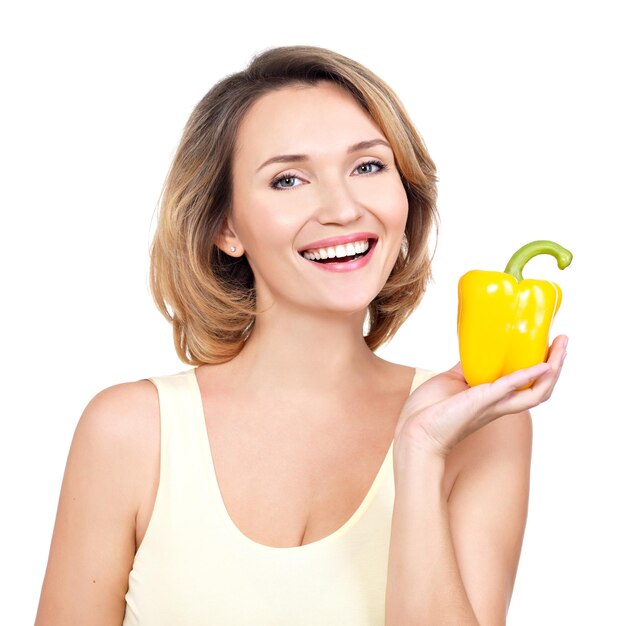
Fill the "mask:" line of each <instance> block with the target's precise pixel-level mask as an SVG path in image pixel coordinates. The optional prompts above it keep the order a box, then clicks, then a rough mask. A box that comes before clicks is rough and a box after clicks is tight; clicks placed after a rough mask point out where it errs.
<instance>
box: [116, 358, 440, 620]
mask: <svg viewBox="0 0 626 626" xmlns="http://www.w3.org/2000/svg"><path fill="white" fill-rule="evenodd" d="M433 375H434V372H430V371H427V370H421V369H418V368H416V370H415V377H414V379H413V383H412V385H411V392H413V390H414V389H415V388H416V387H417V386H419V385H420V384H421V383H422V382H424V381H425V380H427V379H428V378H430V377H431V376H433ZM149 380H151V381H152V382H153V383H154V384H155V386H156V388H157V390H158V394H159V404H160V414H161V417H160V419H161V464H160V479H159V487H158V491H157V495H156V500H155V504H154V510H153V512H152V516H151V518H150V522H149V524H148V528H147V530H146V534H145V537H144V539H143V541H142V543H141V545H140V546H139V550H138V551H137V554H136V555H135V559H134V562H133V567H132V570H131V572H130V574H129V578H128V591H127V593H126V613H125V616H124V622H123V626H196V625H202V626H204V625H217V626H222V625H224V626H334V625H337V626H339V625H341V626H370V625H371V626H383V624H384V621H385V594H386V587H387V560H388V556H389V542H390V533H391V517H392V512H393V502H394V492H395V490H394V479H393V443H392V445H391V447H390V448H389V450H388V452H387V455H386V457H385V460H384V461H383V464H382V466H381V467H380V470H379V471H378V474H377V475H376V478H375V479H374V482H373V483H372V485H371V487H370V489H369V491H368V493H367V495H366V496H365V499H364V500H363V502H361V504H360V506H359V507H358V509H357V510H356V511H355V512H354V514H353V515H352V517H350V519H349V520H348V521H347V522H346V523H345V524H344V525H343V526H341V528H339V529H338V530H336V531H335V532H333V533H332V534H331V535H328V536H327V537H324V538H322V539H320V540H318V541H315V542H313V543H308V544H305V545H303V546H295V547H288V548H277V547H271V546H266V545H263V544H260V543H257V542H255V541H253V540H252V539H250V538H248V537H247V536H246V535H244V534H243V533H242V532H241V531H240V530H239V528H238V527H237V526H236V525H235V524H234V522H233V521H232V520H231V518H230V516H229V514H228V511H227V510H226V507H225V505H224V501H223V500H222V496H221V492H220V488H219V485H218V482H217V477H216V475H215V470H214V465H213V459H212V456H211V448H210V443H209V440H208V437H207V430H206V424H205V420H204V410H203V406H202V399H201V395H200V388H199V385H198V382H197V378H196V375H195V368H192V369H189V370H185V371H182V372H180V373H177V374H171V375H166V376H160V377H154V378H150V379H149Z"/></svg>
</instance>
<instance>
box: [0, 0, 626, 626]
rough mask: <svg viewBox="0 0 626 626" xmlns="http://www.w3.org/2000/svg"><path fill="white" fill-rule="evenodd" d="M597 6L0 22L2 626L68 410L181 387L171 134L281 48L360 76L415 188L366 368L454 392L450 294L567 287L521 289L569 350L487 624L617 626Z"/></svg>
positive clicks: (377, 8) (605, 10)
mask: <svg viewBox="0 0 626 626" xmlns="http://www.w3.org/2000/svg"><path fill="white" fill-rule="evenodd" d="M617 5H618V3H617V2H615V3H609V2H602V1H600V2H598V1H595V2H584V3H583V2H576V1H573V2H572V1H570V2H555V1H550V0H544V1H543V2H528V1H527V2H524V3H515V4H513V3H510V2H484V1H482V2H480V1H479V2H456V3H451V2H432V1H430V2H423V3H422V2H416V3H413V5H412V8H411V9H410V10H409V12H407V9H406V8H402V7H401V5H400V3H395V2H380V1H379V2H367V1H364V0H361V1H358V2H345V3H341V4H340V3H338V2H332V3H324V2H287V3H285V2H273V1H266V2H262V3H255V4H253V5H252V6H251V7H248V8H244V6H243V3H238V2H229V3H225V4H219V5H217V4H216V3H209V2H205V3H199V2H198V3H191V2H180V1H179V2H176V3H174V2H172V3H170V4H165V3H159V2H151V3H148V2H141V3H139V2H132V1H128V2H117V1H116V2H107V3H100V4H96V3H88V2H75V3H72V2H67V1H56V2H48V3H44V2H27V1H25V2H21V3H20V4H19V8H13V9H11V10H10V12H7V10H6V9H3V10H2V13H3V14H2V15H0V24H1V25H0V29H1V31H0V46H1V49H0V52H1V58H2V79H1V80H2V91H3V94H4V95H3V96H2V98H1V100H0V106H1V107H2V113H1V116H0V132H1V136H0V150H1V153H0V158H1V159H2V163H1V169H0V172H1V176H2V183H1V185H2V187H1V189H2V193H1V196H0V197H1V201H2V205H3V206H2V217H1V222H0V244H1V245H0V255H1V256H0V261H1V264H0V267H1V268H2V269H1V271H2V295H1V297H2V306H1V307H0V310H1V315H2V331H3V335H2V346H3V349H2V354H3V359H2V361H3V363H2V367H3V373H2V378H1V379H0V388H1V389H2V402H1V404H0V410H1V411H2V415H1V425H2V436H1V437H0V464H1V467H0V480H1V481H2V485H1V489H2V491H1V494H2V500H1V505H2V514H1V516H0V524H1V526H2V532H1V533H0V554H1V555H2V556H1V557H0V576H1V580H0V594H1V595H3V596H5V597H4V598H3V599H2V602H1V606H2V607H3V609H2V611H3V618H2V620H3V623H7V624H12V625H13V624H30V623H32V621H33V620H34V616H35V611H36V607H37V603H38V598H39V592H40V587H41V582H42V579H43V574H44V570H45V566H46V562H47V556H48V549H49V542H50V538H51V534H52V529H53V524H54V518H55V514H56V506H57V499H58V495H59V489H60V486H61V479H62V474H63V470H64V466H65V461H66V458H67V452H68V450H69V445H70V442H71V438H72V435H73V432H74V428H75V426H76V423H77V421H78V418H79V417H80V414H81V412H82V410H83V409H84V407H85V405H86V404H87V402H88V401H89V400H90V399H91V398H92V397H93V395H95V394H96V393H97V392H98V391H100V390H101V389H103V388H105V387H108V386H110V385H113V384H116V383H119V382H125V381H131V380H137V379H140V378H145V377H148V376H153V375H162V374H168V373H174V372H177V371H181V370H183V369H186V368H187V365H186V364H183V363H181V362H180V361H179V360H178V358H177V357H176V354H175V351H174V347H173V342H172V339H171V330H170V327H169V326H168V324H167V323H166V321H165V320H164V319H163V318H162V317H161V316H160V314H159V313H158V312H157V310H156V307H155V306H154V305H153V303H152V300H151V296H150V294H149V291H148V287H147V269H148V246H149V243H150V238H151V234H152V232H153V228H154V211H155V207H156V205H157V201H158V196H159V193H160V190H161V185H162V182H163V180H164V177H165V174H166V172H167V168H168V166H169V163H170V159H171V157H172V155H173V152H174V149H175V147H176V145H177V142H178V139H179V137H180V133H181V131H182V128H183V125H184V124H185V122H186V120H187V117H188V115H189V114H190V113H191V110H192V108H193V107H194V106H195V104H196V103H197V101H198V100H199V99H200V98H201V97H202V96H203V95H204V93H205V92H206V91H207V90H208V89H209V88H210V87H211V85H213V84H214V83H215V82H216V81H217V80H219V79H221V78H223V77H224V76H225V75H226V74H228V73H232V72H236V71H239V70H241V69H243V67H244V66H245V65H246V64H247V63H248V62H249V61H250V59H251V58H252V56H253V54H255V53H257V52H260V51H262V50H264V49H265V48H268V47H273V46H276V45H292V44H309V45H318V46H323V47H328V48H331V49H334V50H336V51H337V52H340V53H342V54H345V55H347V56H349V57H352V58H354V59H356V60H357V61H359V62H361V63H363V64H364V65H366V66H368V67H369V68H371V69H372V70H373V71H374V72H376V73H378V74H379V75H380V76H381V77H382V78H383V79H384V80H385V81H386V82H387V83H388V84H389V85H390V86H391V87H392V88H393V89H394V90H395V91H396V92H397V94H398V95H399V96H400V98H401V99H402V101H403V102H404V104H405V106H406V108H407V109H408V111H409V113H410V115H411V117H412V119H413V121H414V123H415V125H416V126H417V128H418V129H419V131H420V132H421V134H422V135H423V137H424V139H425V141H426V144H427V146H428V148H429V150H430V152H431V154H432V156H433V158H434V160H435V162H436V163H437V165H438V171H439V178H440V203H439V209H440V213H441V230H440V235H439V243H438V247H437V251H436V257H435V266H434V271H435V282H434V283H433V284H432V285H431V287H430V290H429V292H428V294H427V296H426V297H425V299H424V301H423V304H422V305H421V307H420V308H419V310H418V311H417V312H416V313H415V314H414V315H413V316H412V317H411V318H410V320H409V321H408V322H407V323H406V325H405V326H404V327H403V328H402V330H401V331H400V332H399V333H398V335H397V336H396V337H395V339H394V340H393V341H392V342H391V344H389V345H388V346H386V347H384V348H383V349H381V350H380V351H379V354H380V355H381V356H383V357H384V358H388V359H390V360H394V361H396V362H401V363H404V364H407V365H413V366H415V365H417V366H421V367H426V368H430V369H443V368H447V367H449V366H451V365H452V364H453V363H454V362H455V361H456V360H457V346H456V334H455V333H456V329H455V322H456V284H457V280H458V278H459V276H460V275H461V274H462V273H464V272H465V271H467V270H468V269H473V268H481V269H503V268H504V265H505V264H506V262H507V261H508V258H509V256H510V255H511V253H512V252H513V251H514V250H516V249H517V248H518V247H519V246H521V245H522V244H524V243H526V242H528V241H531V240H533V239H553V240H556V241H558V242H559V243H561V244H563V245H564V246H566V247H567V248H569V249H571V250H572V251H573V253H574V261H573V263H572V265H571V267H570V268H568V269H567V270H565V271H564V272H559V271H558V269H557V268H556V265H555V263H554V261H553V259H551V258H548V257H546V258H542V259H535V260H533V261H531V263H530V264H529V266H528V268H527V270H526V276H527V277H529V276H534V277H543V278H547V279H552V280H556V281H557V282H559V284H560V285H561V286H562V288H563V291H564V302H563V306H562V309H561V311H560V312H559V315H558V316H557V319H556V321H555V324H554V326H553V335H556V334H558V333H561V332H564V333H566V334H568V335H569V337H570V347H569V350H568V352H569V355H568V359H567V362H566V367H565V369H564V372H563V374H562V378H561V382H560V384H559V386H558V388H557V389H556V391H555V393H554V395H553V398H552V400H551V401H550V402H549V403H547V404H546V405H543V406H541V407H539V408H537V409H536V410H535V411H534V418H535V419H534V422H535V442H534V457H533V476H532V493H531V501H530V511H529V520H528V526H527V533H526V538H525V543H524V549H523V553H522V559H521V562H520V567H519V572H518V577H517V583H516V590H515V593H514V596H513V601H512V604H511V608H510V612H509V624H510V625H512V626H522V625H527V624H533V625H538V626H542V625H554V624H568V625H572V624H576V625H577V624H586V625H587V624H617V623H626V620H624V610H623V606H622V603H621V602H620V601H619V598H620V597H623V592H624V587H625V584H626V577H625V575H624V557H625V556H626V555H625V552H624V538H623V528H624V526H626V524H625V522H626V520H625V518H624V514H623V513H622V512H621V511H622V510H623V504H624V502H623V500H624V486H623V484H624V477H625V469H626V465H625V462H624V444H623V437H624V434H625V429H624V419H625V417H626V411H625V410H624V393H623V387H622V384H623V382H622V376H621V367H622V355H623V352H624V348H625V347H626V346H625V343H624V328H623V325H624V321H623V320H624V314H623V309H622V307H623V304H624V297H623V293H622V284H623V281H621V280H618V277H619V276H621V275H622V272H623V269H622V267H621V266H619V265H618V262H619V261H621V260H622V253H621V248H620V244H621V243H622V229H621V227H620V226H619V225H618V224H622V223H623V222H622V221H621V219H620V218H621V217H622V214H623V213H624V209H625V208H626V202H625V199H626V198H625V196H626V194H625V193H624V170H625V165H626V163H625V158H624V146H625V144H626V132H625V130H626V129H625V122H624V119H625V115H624V111H625V110H626V101H625V98H624V93H623V88H624V59H625V58H626V56H625V52H626V50H625V46H624V22H623V20H622V19H621V18H619V17H618V14H617ZM618 220H619V222H618ZM7 611H8V615H7ZM5 620H6V621H5ZM622 620H624V621H622Z"/></svg>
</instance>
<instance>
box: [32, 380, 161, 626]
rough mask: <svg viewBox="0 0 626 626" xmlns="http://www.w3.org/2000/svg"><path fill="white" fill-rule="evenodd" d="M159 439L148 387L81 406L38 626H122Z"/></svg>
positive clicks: (141, 384) (124, 388)
mask: <svg viewBox="0 0 626 626" xmlns="http://www.w3.org/2000/svg"><path fill="white" fill-rule="evenodd" d="M159 439H160V427H159V404H158V394H157V390H156V388H155V387H154V385H153V384H152V383H151V382H150V381H148V380H141V381H135V382H129V383H121V384H117V385H113V386H111V387H108V388H106V389H103V390H102V391H100V392H99V393H97V394H96V395H95V396H94V397H93V398H92V399H91V400H90V401H89V403H88V404H87V406H86V407H85V409H84V411H83V413H82V415H81V416H80V419H79V420H78V424H77V426H76V430H75V433H74V437H73V439H72V444H71V446H70V451H69V454H68V458H67V464H66V467H65V473H64V476H63V482H62V486H61V494H60V497H59V505H58V509H57V517H56V522H55V525H54V532H53V535H52V542H51V546H50V554H49V558H48V566H47V569H46V574H45V578H44V581H43V586H42V591H41V598H40V603H39V610H38V613H37V621H36V623H37V624H62V623H63V624H65V623H90V624H95V623H98V624H99V623H102V624H105V623H115V622H117V623H121V619H122V617H123V613H124V607H125V601H124V596H125V593H126V591H127V587H128V574H129V572H130V569H131V567H132V562H133V560H134V555H135V550H136V520H137V517H138V514H139V513H140V509H141V506H142V502H143V500H145V497H146V496H145V493H146V489H149V488H150V487H151V486H153V485H154V480H155V477H156V478H158V462H159ZM142 499H143V500H142ZM94 615H98V620H99V621H97V622H95V621H93V620H94Z"/></svg>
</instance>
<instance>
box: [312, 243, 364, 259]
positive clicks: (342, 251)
mask: <svg viewBox="0 0 626 626" xmlns="http://www.w3.org/2000/svg"><path fill="white" fill-rule="evenodd" d="M368 248H369V241H368V240H367V239H366V240H364V241H354V242H351V243H347V244H345V245H341V244H340V245H338V246H330V247H328V248H318V249H316V250H307V251H306V252H303V253H302V256H303V257H304V258H305V259H309V260H314V259H315V260H318V261H319V260H320V259H334V258H335V257H337V258H342V257H345V256H354V255H355V254H362V253H363V252H365V251H366V250H367V249H368Z"/></svg>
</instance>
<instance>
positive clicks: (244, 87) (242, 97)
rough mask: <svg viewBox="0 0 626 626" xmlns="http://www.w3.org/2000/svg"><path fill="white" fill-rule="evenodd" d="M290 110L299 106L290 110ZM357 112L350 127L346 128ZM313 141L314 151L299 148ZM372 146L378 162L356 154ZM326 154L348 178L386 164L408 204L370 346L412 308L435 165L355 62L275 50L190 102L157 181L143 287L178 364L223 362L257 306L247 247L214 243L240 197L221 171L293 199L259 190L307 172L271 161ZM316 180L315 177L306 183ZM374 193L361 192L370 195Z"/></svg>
mask: <svg viewBox="0 0 626 626" xmlns="http://www.w3.org/2000/svg"><path fill="white" fill-rule="evenodd" d="M287 87H289V88H288V89H286V88H287ZM313 87H316V88H313ZM328 94H332V100H329V101H328V103H327V105H326V110H322V109H320V107H319V105H320V104H321V103H322V102H323V101H324V100H325V99H327V98H328ZM283 103H284V104H285V107H286V108H285V111H284V113H283V114H282V115H279V109H277V108H276V107H280V106H281V105H282V104H283ZM338 105H339V106H340V107H341V109H338V108H337V106H338ZM293 107H307V110H306V113H305V111H304V110H303V112H302V115H301V116H300V117H298V118H295V117H294V110H295V109H294V108H293ZM339 110H342V111H343V113H344V114H343V116H342V117H341V119H340V118H339V117H338V112H339ZM301 119H303V120H304V123H303V124H300V125H299V120H301ZM355 119H358V120H359V121H360V127H359V126H357V127H354V120H355ZM346 125H347V126H346ZM348 131H349V132H348ZM361 134H365V136H361ZM242 136H246V140H245V141H241V137H242ZM313 138H315V139H316V141H315V142H314V145H312V144H311V141H312V140H313ZM238 139H239V141H238ZM315 145H316V146H317V150H318V153H317V154H314V153H313V152H312V151H311V150H309V149H306V150H302V148H308V147H315ZM320 147H325V148H326V153H322V152H321V151H320ZM329 148H332V149H333V154H332V155H331V154H328V150H329ZM235 154H236V155H237V157H238V158H237V159H234V158H233V157H234V155H235ZM377 154H379V155H380V157H382V158H379V159H371V158H370V159H366V158H364V157H365V156H368V155H369V156H370V157H371V156H375V155H377ZM331 158H332V159H333V160H335V161H337V162H339V161H340V160H341V161H340V162H341V165H342V166H343V167H344V168H345V167H348V166H349V165H351V164H352V162H354V163H353V166H354V167H353V169H355V170H358V169H360V171H358V172H355V173H354V174H353V176H360V177H369V176H373V175H374V174H375V173H376V172H384V171H385V170H392V171H393V181H394V183H396V188H398V190H399V189H400V186H401V190H402V195H403V201H404V202H407V201H408V217H407V220H406V227H405V228H404V231H405V232H404V236H403V241H402V245H401V249H400V253H399V255H397V260H396V262H395V264H394V265H393V267H392V268H390V273H389V276H388V280H387V282H386V284H385V282H384V279H383V289H382V290H381V291H380V293H377V294H375V297H374V298H373V299H372V301H371V303H368V304H369V306H368V309H369V311H368V313H369V315H368V317H369V321H370V328H369V332H368V333H367V335H366V342H367V344H368V346H369V347H370V348H371V349H372V350H375V349H376V348H377V347H379V346H380V345H382V344H383V343H385V342H386V341H388V340H389V339H390V338H391V337H392V336H393V335H394V334H395V332H396V331H397V329H398V328H399V327H400V325H401V324H402V323H403V322H404V320H405V319H406V318H407V317H408V315H409V314H410V313H411V312H412V311H413V310H414V308H415V306H416V305H417V304H418V303H419V301H420V299H421V297H422V295H423V293H424V290H425V287H426V284H427V282H428V280H429V278H430V257H429V252H428V249H427V242H428V238H429V235H430V231H431V229H432V227H433V225H434V223H435V221H436V209H435V201H436V187H435V182H436V177H435V167H434V164H433V163H432V160H431V159H430V157H429V155H428V152H427V151H426V148H425V146H424V144H423V142H422V140H421V138H420V137H419V134H418V133H417V131H416V130H415V128H414V127H413V125H412V124H411V122H410V120H409V117H408V115H407V114H406V112H405V111H404V108H403V106H402V104H401V103H400V102H399V100H398V99H397V97H396V96H395V94H394V93H393V92H392V91H391V90H390V89H389V87H388V86H386V85H385V84H384V83H383V81H381V80H380V79H379V78H378V77H376V76H374V75H373V74H372V73H371V72H369V71H368V70H366V69H365V68H363V67H362V66H359V65H358V64H357V63H355V62H354V61H352V60H350V59H347V58H346V57H342V56H341V55H337V54H335V53H332V52H330V51H327V50H324V49H320V48H313V47H293V48H278V49H273V50H270V51H267V52H265V53H264V54H262V55H259V56H258V57H257V58H255V59H254V61H253V62H252V63H251V65H250V67H249V68H248V69H247V70H245V71H244V72H241V73H239V74H235V75H232V76H230V77H228V78H227V79H225V80H223V81H222V82H220V83H218V84H217V85H215V86H214V87H213V88H212V89H211V90H210V91H209V92H208V93H207V95H206V96H205V97H204V98H203V99H202V100H201V101H200V103H199V104H198V105H197V107H196V109H195V110H194V112H193V113H192V115H191V118H190V119H189V122H188V124H187V126H186V128H185V131H184V134H183V138H182V141H181V144H180V146H179V149H178V151H177V154H176V156H175V158H174V162H173V164H172V169H171V172H170V175H169V178H168V181H167V183H166V186H165V189H164V194H163V201H162V208H161V213H160V218H159V228H158V232H157V237H156V238H155V241H154V244H153V248H152V289H153V293H154V295H155V299H156V302H157V305H158V306H159V309H160V311H161V313H162V314H163V315H165V316H166V317H167V318H168V319H170V320H171V321H172V323H173V326H174V334H175V345H176V348H177V351H178V354H179V356H180V358H181V359H182V360H183V361H185V362H187V363H189V364H191V365H200V364H202V363H220V362H223V361H226V360H230V359H231V358H233V357H234V356H235V355H236V354H238V353H239V351H240V350H241V348H242V346H243V342H244V341H245V340H246V338H247V337H248V336H249V334H250V332H251V330H252V326H253V324H254V323H255V319H256V316H257V315H258V312H259V307H257V301H256V299H257V297H258V288H259V286H258V284H257V283H256V281H258V280H259V277H258V276H256V275H255V274H254V273H253V271H252V267H251V265H252V261H251V259H250V250H249V246H244V247H242V245H241V244H240V245H239V248H238V249H239V253H238V254H232V253H231V252H230V246H231V245H232V241H230V240H227V245H226V246H221V247H220V246H217V245H215V244H216V242H217V241H218V240H219V238H220V236H221V235H222V232H221V230H222V226H223V223H224V221H225V220H227V218H228V217H229V216H232V214H233V213H235V214H236V213H237V208H236V200H237V195H239V196H241V194H242V193H244V190H243V189H242V185H241V184H234V185H232V186H231V177H237V178H238V179H239V181H238V182H242V183H244V184H245V185H246V188H245V192H246V193H250V188H251V186H252V185H253V184H259V185H263V188H264V189H265V191H267V192H268V194H267V195H266V197H267V198H268V200H267V202H269V203H270V204H272V205H275V204H276V203H279V202H284V203H292V202H293V201H294V200H293V198H292V197H291V195H289V196H288V197H286V198H284V199H280V198H276V197H274V196H271V199H270V196H269V190H270V189H273V190H279V191H284V190H290V191H295V188H296V187H302V186H303V185H307V184H311V183H315V182H316V179H314V180H308V179H307V178H306V176H303V175H301V176H299V175H298V173H297V172H296V171H294V170H293V169H291V168H290V169H288V170H287V171H284V172H281V171H280V167H278V166H294V165H296V164H298V165H300V166H301V167H304V166H307V167H312V166H313V165H315V172H314V173H315V174H316V175H317V176H319V175H320V174H321V171H320V168H321V166H322V165H324V164H328V162H329V159H331ZM379 163H380V165H378V164H379ZM238 165H239V166H240V167H239V169H238ZM231 168H232V171H231ZM242 168H245V171H241V170H242ZM240 172H241V174H240V175H239V176H238V174H239V173H240ZM346 175H347V174H346ZM317 182H319V180H317ZM323 182H324V181H323ZM248 183H249V185H248ZM333 184H334V183H333ZM373 184H374V185H376V183H373ZM326 187H327V185H325V184H318V185H317V187H316V189H317V190H319V189H320V188H322V189H324V188H326ZM335 187H336V185H335ZM374 189H376V186H374V187H370V188H369V190H368V191H367V193H368V195H369V196H370V197H371V194H372V192H373V191H374ZM298 191H300V189H298ZM255 193H257V197H258V198H261V195H260V194H259V192H258V191H255ZM313 193H317V191H316V192H313ZM396 193H397V192H396ZM310 198H311V196H310V194H309V195H308V196H307V200H310ZM233 199H234V200H235V204H234V206H233V204H232V203H231V201H232V200H233ZM263 219H264V218H263ZM263 219H262V218H260V216H259V221H261V222H262V221H263ZM264 224H267V222H264ZM335 230H339V229H338V228H337V227H335ZM344 230H345V228H344ZM331 234H335V233H331ZM228 242H230V243H228ZM264 245H268V243H267V240H266V239H265V241H264ZM244 249H245V250H246V254H243V251H244ZM207 251H208V255H207ZM188 258H191V259H192V260H193V263H192V265H191V267H192V268H193V269H194V271H193V274H191V273H190V269H191V268H190V266H189V264H188V263H187V262H186V259H188ZM177 260H178V261H177ZM384 278H385V279H386V278H387V277H384ZM255 287H256V288H255ZM168 304H169V306H170V307H171V310H172V311H173V312H172V313H170V312H169V310H168ZM192 312H197V315H196V314H194V313H192Z"/></svg>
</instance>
